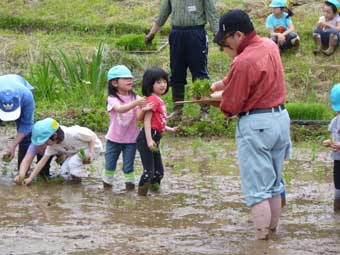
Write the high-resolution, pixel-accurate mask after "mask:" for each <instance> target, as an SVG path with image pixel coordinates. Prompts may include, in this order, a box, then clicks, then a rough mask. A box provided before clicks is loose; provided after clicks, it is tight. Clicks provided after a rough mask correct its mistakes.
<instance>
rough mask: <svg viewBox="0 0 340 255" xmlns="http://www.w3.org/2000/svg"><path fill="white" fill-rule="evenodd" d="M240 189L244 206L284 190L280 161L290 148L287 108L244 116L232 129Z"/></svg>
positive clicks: (281, 163)
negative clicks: (234, 137)
mask: <svg viewBox="0 0 340 255" xmlns="http://www.w3.org/2000/svg"><path fill="white" fill-rule="evenodd" d="M236 143H237V152H238V163H239V167H240V176H241V184H242V190H243V193H244V195H245V200H246V203H247V205H248V206H253V205H254V204H257V203H259V202H262V201H263V200H266V199H269V198H272V197H274V196H275V195H277V194H280V193H281V192H283V191H284V187H283V184H282V183H281V182H280V181H281V179H282V176H281V175H282V169H283V161H284V159H285V156H286V154H287V151H288V150H289V148H290V119H289V115H288V112H287V110H281V111H279V112H270V113H260V114H250V115H244V116H242V117H240V118H239V120H238V123H237V128H236Z"/></svg>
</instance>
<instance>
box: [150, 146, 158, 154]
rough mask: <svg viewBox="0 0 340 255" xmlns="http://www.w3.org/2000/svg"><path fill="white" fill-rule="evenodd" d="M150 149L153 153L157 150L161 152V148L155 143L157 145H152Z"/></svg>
mask: <svg viewBox="0 0 340 255" xmlns="http://www.w3.org/2000/svg"><path fill="white" fill-rule="evenodd" d="M149 149H150V151H151V152H153V153H157V152H159V150H158V147H157V146H156V145H155V146H152V147H150V148H149Z"/></svg>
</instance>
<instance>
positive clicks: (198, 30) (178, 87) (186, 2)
mask: <svg viewBox="0 0 340 255" xmlns="http://www.w3.org/2000/svg"><path fill="white" fill-rule="evenodd" d="M215 2H216V1H215V0H163V2H162V5H161V7H160V12H159V16H158V17H157V19H156V21H155V22H154V24H153V26H152V28H151V30H150V32H149V34H148V35H147V36H146V37H145V42H146V44H151V42H152V40H153V38H154V36H155V34H156V33H157V32H158V31H159V30H160V28H161V27H162V26H163V25H164V23H165V22H166V20H167V19H168V17H169V15H170V14H171V13H172V16H171V26H172V29H171V32H170V35H169V44H170V69H171V77H170V85H171V86H172V100H173V101H174V102H176V101H183V100H184V91H185V90H184V86H185V84H187V80H186V76H187V69H188V67H189V70H190V72H191V75H192V80H193V81H195V80H196V79H209V75H208V41H207V34H206V31H205V28H204V26H205V24H206V23H207V20H208V21H209V24H210V27H211V30H212V32H213V33H214V34H216V33H217V30H218V18H217V14H216V6H215ZM182 110H183V105H175V106H174V112H175V116H173V117H172V118H173V120H178V121H179V120H181V117H182ZM208 111H209V106H208V105H204V106H202V105H201V116H200V117H201V119H203V120H204V119H206V118H207V113H208Z"/></svg>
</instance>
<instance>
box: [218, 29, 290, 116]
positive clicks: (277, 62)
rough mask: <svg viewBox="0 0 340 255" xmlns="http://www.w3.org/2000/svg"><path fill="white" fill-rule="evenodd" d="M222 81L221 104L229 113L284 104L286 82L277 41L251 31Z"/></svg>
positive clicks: (226, 112)
mask: <svg viewBox="0 0 340 255" xmlns="http://www.w3.org/2000/svg"><path fill="white" fill-rule="evenodd" d="M223 83H224V86H225V88H224V91H223V95H222V101H221V104H220V108H221V110H222V111H223V112H224V113H225V114H226V115H228V116H234V115H237V114H239V113H241V112H247V111H249V110H251V109H254V108H270V107H275V106H278V105H282V104H284V102H285V98H286V84H285V79H284V71H283V66H282V62H281V57H280V52H279V49H278V47H277V45H276V44H275V43H274V42H273V41H272V40H270V39H267V38H261V37H260V36H258V35H256V33H253V34H251V35H249V37H248V38H247V39H245V41H244V43H243V44H241V45H240V47H239V49H238V55H237V56H236V57H235V58H234V60H233V62H232V64H231V67H230V70H229V73H228V75H227V76H226V77H225V78H224V79H223Z"/></svg>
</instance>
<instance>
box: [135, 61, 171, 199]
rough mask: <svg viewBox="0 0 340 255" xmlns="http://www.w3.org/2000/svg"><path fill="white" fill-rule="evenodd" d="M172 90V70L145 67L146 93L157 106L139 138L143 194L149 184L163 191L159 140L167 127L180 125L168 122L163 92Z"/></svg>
mask: <svg viewBox="0 0 340 255" xmlns="http://www.w3.org/2000/svg"><path fill="white" fill-rule="evenodd" d="M168 90H169V87H168V74H167V73H166V72H165V71H164V70H163V69H161V68H157V67H154V68H150V69H148V70H146V71H145V73H144V76H143V81H142V93H143V96H146V97H147V101H148V102H149V103H150V104H152V106H153V107H152V109H150V111H147V112H146V113H145V116H144V118H143V128H142V130H141V131H140V133H139V135H138V138H137V147H138V151H139V153H140V156H141V160H142V164H143V168H144V171H143V174H142V176H141V178H140V181H139V185H138V195H141V196H146V195H147V193H148V190H149V188H150V189H151V190H152V191H159V189H160V184H161V180H162V178H163V175H164V168H163V163H162V158H161V153H160V151H159V142H160V140H161V138H162V133H163V132H164V131H165V130H167V131H171V132H176V128H171V127H168V126H166V119H167V118H166V106H165V103H164V102H163V100H162V99H161V96H162V95H164V94H166V93H167V92H168Z"/></svg>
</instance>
